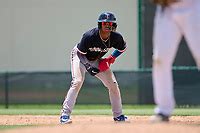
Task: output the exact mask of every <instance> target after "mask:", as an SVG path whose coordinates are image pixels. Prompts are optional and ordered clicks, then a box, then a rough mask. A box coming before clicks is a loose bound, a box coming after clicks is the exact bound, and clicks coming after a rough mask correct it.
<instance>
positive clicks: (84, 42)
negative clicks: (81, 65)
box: [77, 34, 89, 54]
mask: <svg viewBox="0 0 200 133" xmlns="http://www.w3.org/2000/svg"><path fill="white" fill-rule="evenodd" d="M88 42H89V39H88V36H87V35H86V34H83V36H82V38H81V41H80V43H79V44H78V45H77V48H78V51H79V52H80V53H81V54H87V50H88V45H87V44H88Z"/></svg>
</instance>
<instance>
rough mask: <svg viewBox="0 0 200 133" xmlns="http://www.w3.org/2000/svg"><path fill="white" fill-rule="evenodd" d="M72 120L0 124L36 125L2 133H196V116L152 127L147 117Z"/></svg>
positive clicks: (14, 118)
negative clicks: (122, 121) (125, 119)
mask: <svg viewBox="0 0 200 133" xmlns="http://www.w3.org/2000/svg"><path fill="white" fill-rule="evenodd" d="M72 120H73V123H72V124H65V125H60V124H59V116H55V115H54V116H52V115H48V116H42V115H38V116H36V115H1V116H0V125H36V126H34V127H26V128H18V129H9V130H3V131H2V132H3V133H19V132H20V133H45V132H46V133H47V132H48V133H57V132H58V133H83V132H84V133H102V132H103V133H115V132H117V133H178V132H180V133H200V116H173V117H172V118H171V121H170V123H168V124H152V123H150V122H149V116H129V120H130V122H129V123H115V122H113V120H112V117H111V116H103V115H98V116H95V115H85V116H84V115H76V116H72Z"/></svg>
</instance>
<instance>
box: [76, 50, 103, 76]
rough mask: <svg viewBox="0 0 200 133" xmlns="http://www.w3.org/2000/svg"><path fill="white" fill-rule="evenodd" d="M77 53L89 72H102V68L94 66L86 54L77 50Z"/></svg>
mask: <svg viewBox="0 0 200 133" xmlns="http://www.w3.org/2000/svg"><path fill="white" fill-rule="evenodd" d="M77 55H78V57H79V59H80V62H81V63H82V64H83V65H84V66H85V68H86V70H87V71H88V72H89V74H90V75H92V76H95V75H96V74H97V73H99V72H100V70H99V69H98V68H96V67H94V66H92V65H91V64H90V63H89V62H88V60H87V58H86V56H85V54H82V53H81V52H79V51H77Z"/></svg>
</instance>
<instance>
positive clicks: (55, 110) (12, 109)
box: [0, 104, 200, 116]
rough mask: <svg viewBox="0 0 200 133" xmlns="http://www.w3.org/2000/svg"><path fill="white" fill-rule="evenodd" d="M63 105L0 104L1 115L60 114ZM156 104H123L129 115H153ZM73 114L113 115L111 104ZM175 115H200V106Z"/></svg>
mask: <svg viewBox="0 0 200 133" xmlns="http://www.w3.org/2000/svg"><path fill="white" fill-rule="evenodd" d="M60 109H61V105H42V104H41V105H10V106H9V108H8V109H5V107H4V106H3V105H0V115H59V114H60ZM153 109H154V105H123V112H124V114H127V115H152V114H153ZM72 114H73V115H112V112H111V106H110V105H75V108H74V110H73V112H72ZM173 115H178V116H192V115H196V116H199V115H200V107H189V106H182V107H179V108H176V109H175V111H174V113H173Z"/></svg>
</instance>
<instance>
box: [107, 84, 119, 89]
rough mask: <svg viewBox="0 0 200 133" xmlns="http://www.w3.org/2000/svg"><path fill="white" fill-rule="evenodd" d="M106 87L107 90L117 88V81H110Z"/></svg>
mask: <svg viewBox="0 0 200 133" xmlns="http://www.w3.org/2000/svg"><path fill="white" fill-rule="evenodd" d="M106 87H107V88H108V89H109V90H115V89H116V88H118V83H117V82H110V83H109V84H108V85H107V86H106Z"/></svg>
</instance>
